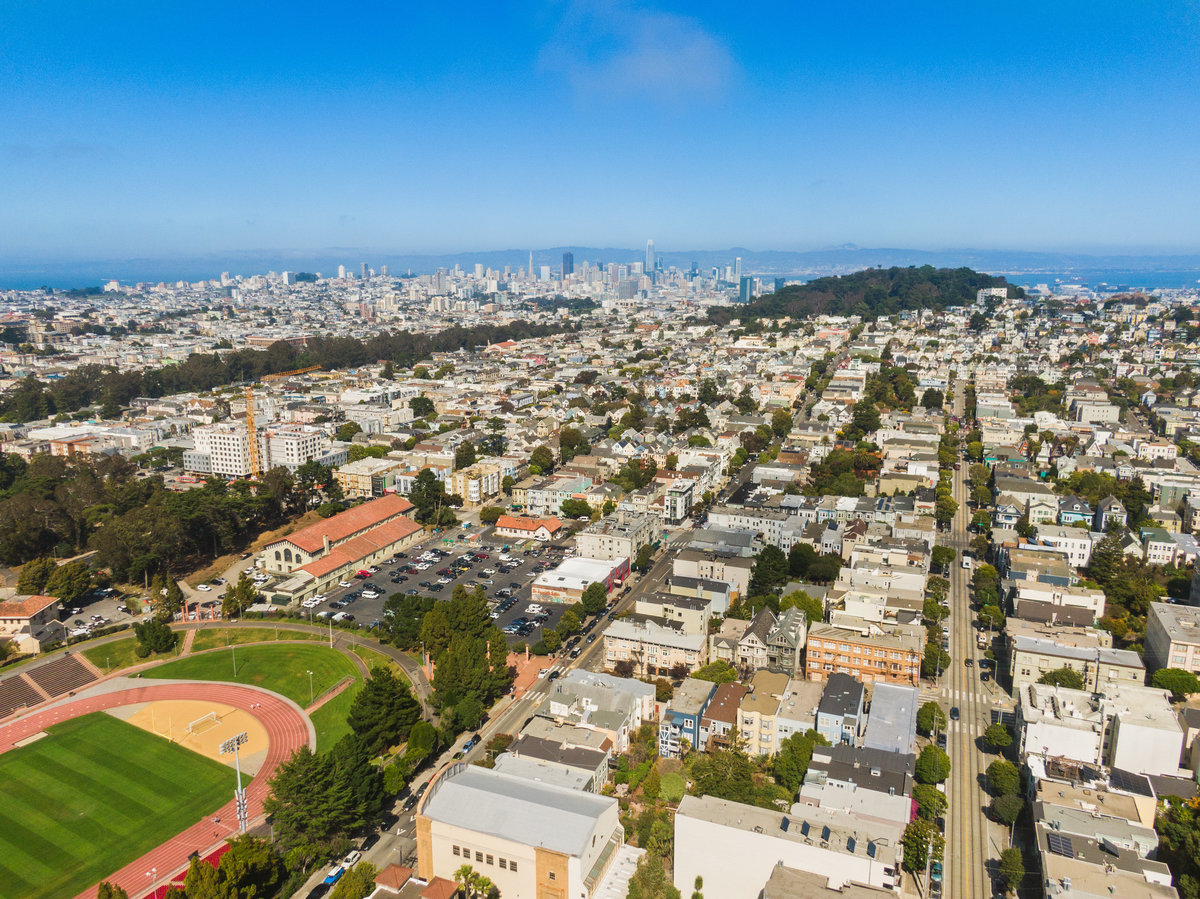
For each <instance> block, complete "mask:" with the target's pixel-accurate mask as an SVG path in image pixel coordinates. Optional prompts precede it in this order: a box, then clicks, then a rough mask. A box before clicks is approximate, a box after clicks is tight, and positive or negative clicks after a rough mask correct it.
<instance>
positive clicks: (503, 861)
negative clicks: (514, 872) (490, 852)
mask: <svg viewBox="0 0 1200 899" xmlns="http://www.w3.org/2000/svg"><path fill="white" fill-rule="evenodd" d="M500 867H501V868H504V869H505V870H506V871H507V870H508V859H506V858H501V859H500Z"/></svg>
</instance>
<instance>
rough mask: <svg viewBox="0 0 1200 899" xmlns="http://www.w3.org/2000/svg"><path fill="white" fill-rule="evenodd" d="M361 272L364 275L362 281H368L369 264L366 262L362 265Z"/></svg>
mask: <svg viewBox="0 0 1200 899" xmlns="http://www.w3.org/2000/svg"><path fill="white" fill-rule="evenodd" d="M361 271H362V275H361V277H362V279H363V280H364V281H365V280H367V264H366V263H365V262H364V263H363V264H362V267H361Z"/></svg>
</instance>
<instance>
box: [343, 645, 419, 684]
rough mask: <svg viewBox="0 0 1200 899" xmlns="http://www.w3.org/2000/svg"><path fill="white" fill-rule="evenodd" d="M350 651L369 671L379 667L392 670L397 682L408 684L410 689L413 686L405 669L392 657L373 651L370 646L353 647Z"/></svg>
mask: <svg viewBox="0 0 1200 899" xmlns="http://www.w3.org/2000/svg"><path fill="white" fill-rule="evenodd" d="M350 651H351V652H352V653H354V654H355V655H356V656H358V657H359V658H360V659H362V660H363V664H364V665H366V666H367V668H368V669H371V668H375V667H378V666H383V667H384V668H390V669H391V670H392V674H394V675H396V679H397V680H399V681H400V682H401V683H402V684H407V685H408V686H410V687H411V686H412V682H411V681H410V680H409V679H408V675H407V674H405V673H404V669H403V668H401V667H400V664H399V663H398V662H397V661H396V660H395V659H393V658H391V657H390V656H385V655H384V654H383V653H382V652H380V651H379V650H377V649H372V648H371V647H369V646H364V645H363V644H361V643H358V644H355V645H354V646H351V647H350Z"/></svg>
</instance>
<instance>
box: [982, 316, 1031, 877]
mask: <svg viewBox="0 0 1200 899" xmlns="http://www.w3.org/2000/svg"><path fill="white" fill-rule="evenodd" d="M977 314H978V313H977ZM1000 879H1001V880H1003V881H1004V887H1005V891H1006V892H1009V893H1014V892H1016V891H1017V889H1018V888H1019V887H1020V886H1021V881H1022V880H1024V879H1025V860H1024V859H1023V858H1022V857H1021V850H1020V849H1018V848H1017V847H1016V846H1010V847H1009V848H1007V849H1002V850H1001V851H1000Z"/></svg>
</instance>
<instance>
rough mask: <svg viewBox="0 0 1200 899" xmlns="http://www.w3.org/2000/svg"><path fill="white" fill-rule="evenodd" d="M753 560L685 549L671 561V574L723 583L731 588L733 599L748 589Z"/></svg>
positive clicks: (742, 594) (744, 593)
mask: <svg viewBox="0 0 1200 899" xmlns="http://www.w3.org/2000/svg"><path fill="white" fill-rule="evenodd" d="M753 567H754V560H753V559H748V558H744V557H742V556H726V555H720V554H718V553H712V552H703V551H701V550H698V549H685V550H683V551H682V552H680V553H679V554H678V555H677V556H676V557H675V558H674V560H673V561H672V574H675V575H682V576H684V577H691V578H697V579H704V580H712V581H724V582H725V583H727V584H729V585H730V586H731V587H732V588H733V591H732V592H733V599H737V598H738V597H740V596H745V595H746V593H747V591H748V590H749V589H750V569H751V568H753Z"/></svg>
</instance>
